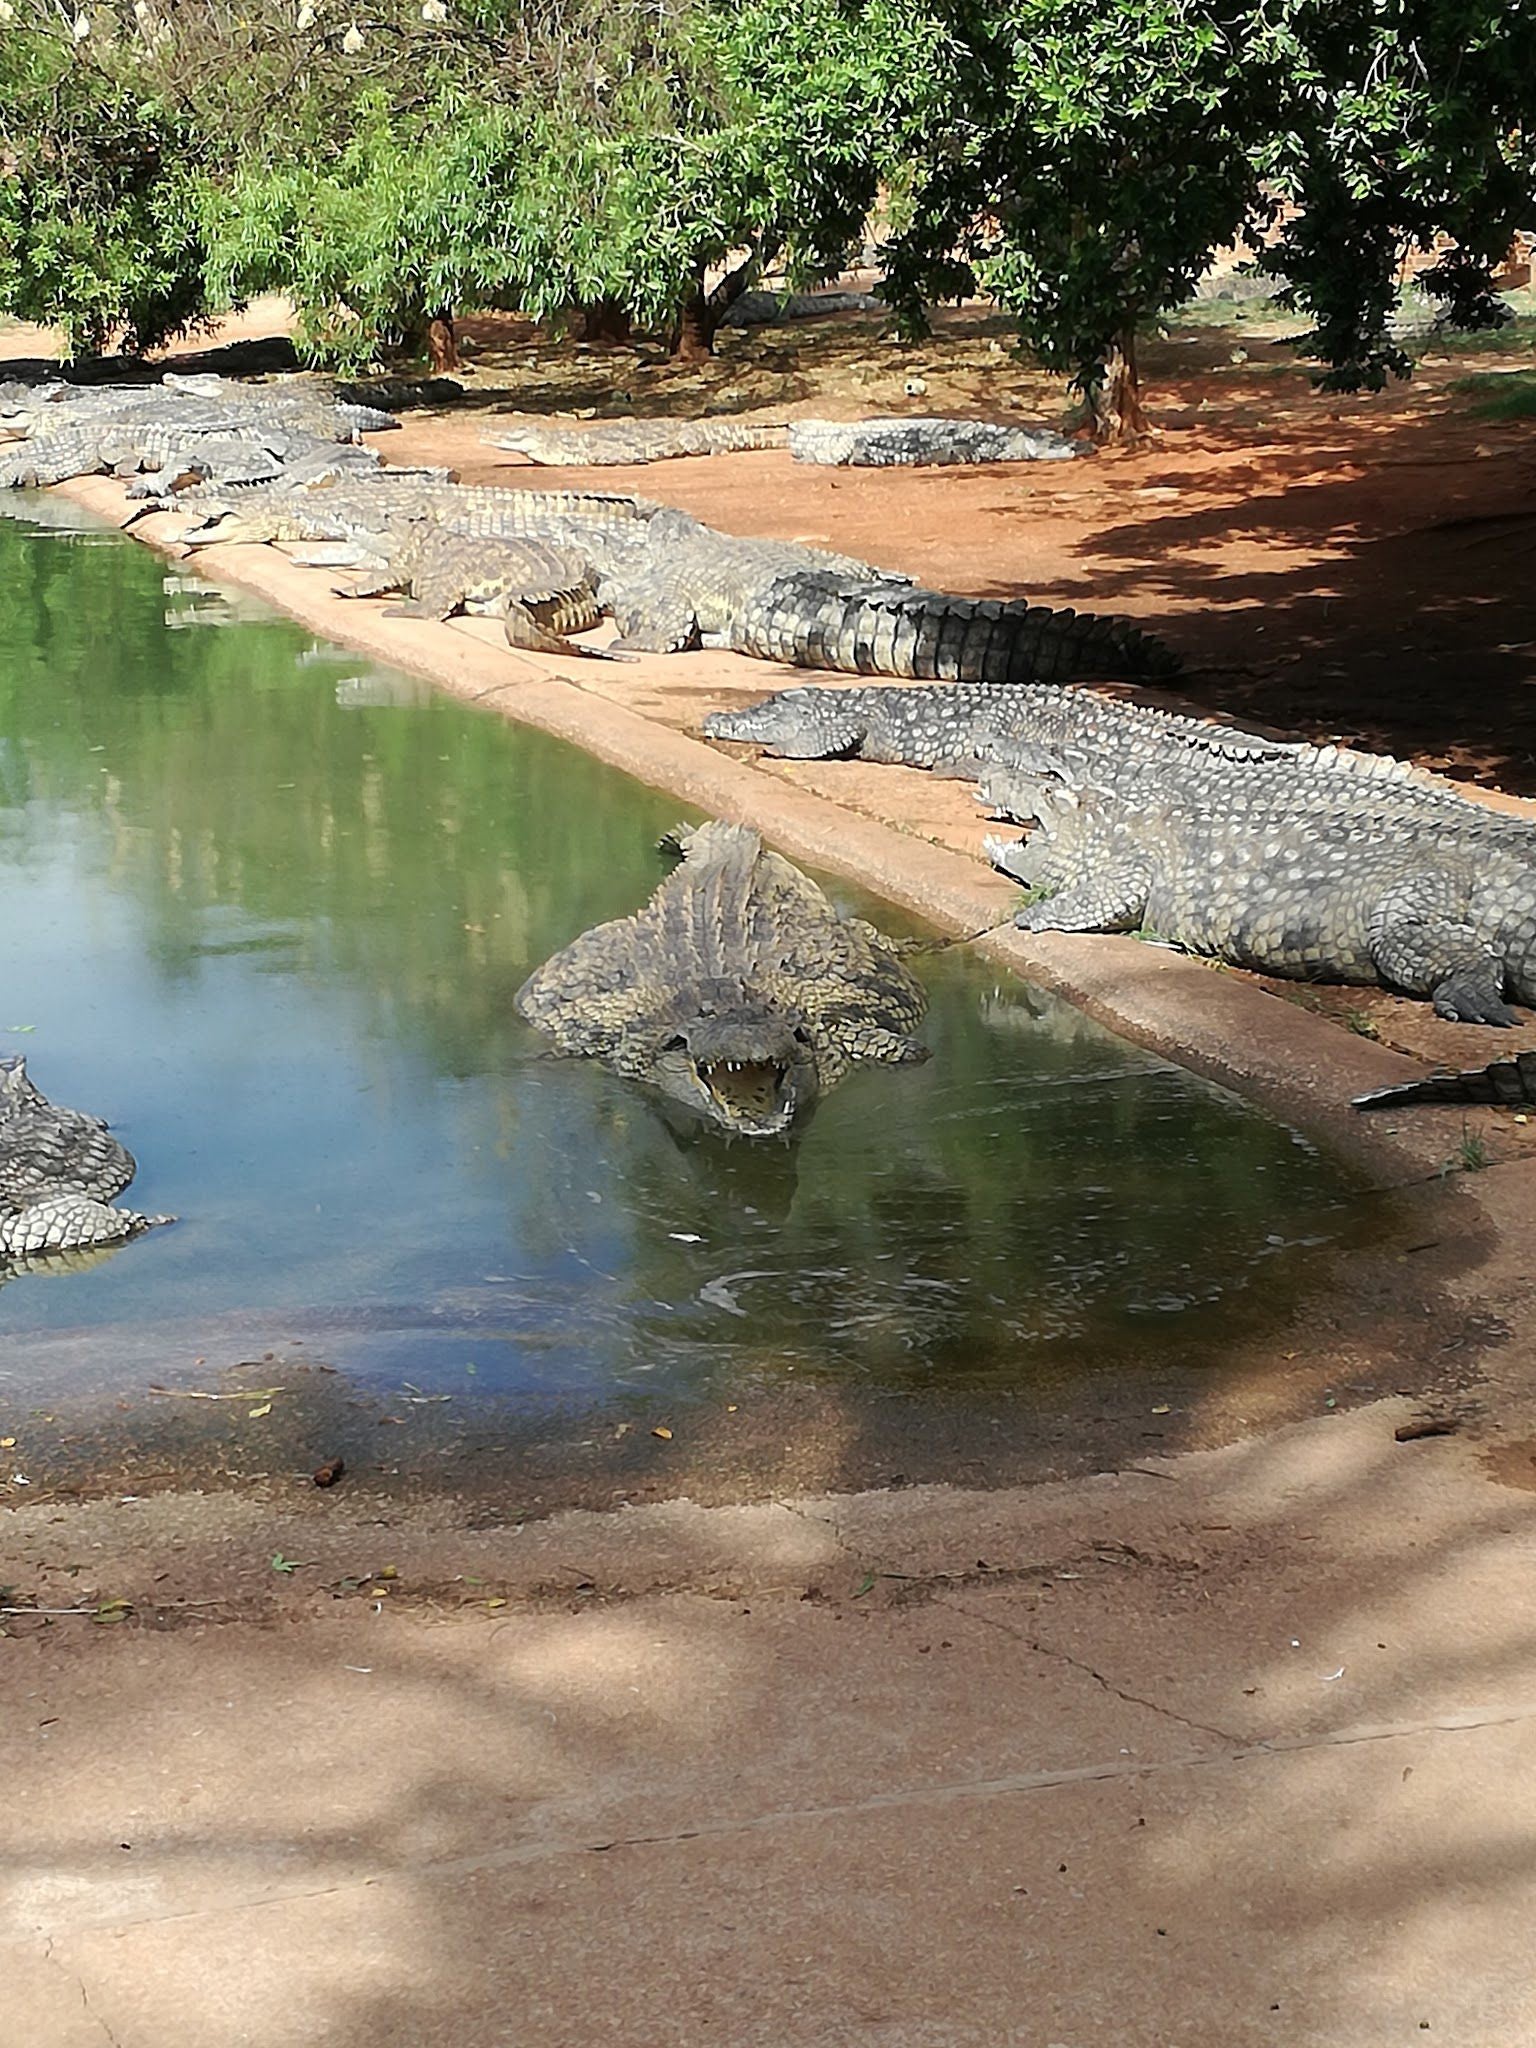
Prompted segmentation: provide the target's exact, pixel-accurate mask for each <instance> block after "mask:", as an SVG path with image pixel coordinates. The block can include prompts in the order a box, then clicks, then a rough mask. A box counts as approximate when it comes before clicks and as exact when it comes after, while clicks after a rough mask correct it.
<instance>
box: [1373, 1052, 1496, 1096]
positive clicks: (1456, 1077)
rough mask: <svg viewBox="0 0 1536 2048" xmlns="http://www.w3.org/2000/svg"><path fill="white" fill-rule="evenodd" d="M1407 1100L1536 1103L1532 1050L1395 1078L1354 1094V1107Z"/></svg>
mask: <svg viewBox="0 0 1536 2048" xmlns="http://www.w3.org/2000/svg"><path fill="white" fill-rule="evenodd" d="M1410 1102H1457V1103H1461V1104H1463V1105H1466V1104H1468V1103H1475V1102H1488V1103H1494V1104H1497V1105H1500V1106H1502V1107H1505V1108H1517V1107H1519V1106H1520V1105H1521V1104H1522V1103H1536V1052H1517V1053H1516V1054H1515V1056H1514V1058H1513V1059H1512V1060H1492V1061H1490V1062H1489V1064H1488V1065H1487V1066H1486V1067H1465V1068H1463V1069H1462V1071H1461V1072H1460V1073H1456V1072H1454V1071H1453V1070H1452V1069H1451V1068H1449V1067H1444V1068H1441V1069H1440V1070H1439V1071H1438V1072H1436V1073H1433V1074H1425V1075H1424V1076H1423V1077H1422V1078H1421V1079H1420V1080H1417V1081H1399V1082H1397V1083H1395V1084H1394V1085H1393V1086H1392V1087H1390V1088H1373V1089H1372V1090H1371V1092H1370V1093H1369V1094H1368V1095H1357V1096H1356V1097H1355V1100H1354V1107H1355V1108H1356V1109H1397V1108H1400V1107H1402V1106H1404V1105H1406V1104H1408V1103H1410Z"/></svg>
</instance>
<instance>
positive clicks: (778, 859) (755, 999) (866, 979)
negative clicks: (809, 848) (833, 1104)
mask: <svg viewBox="0 0 1536 2048" xmlns="http://www.w3.org/2000/svg"><path fill="white" fill-rule="evenodd" d="M670 844H672V845H674V846H675V847H676V849H677V851H678V852H680V853H681V854H682V857H683V858H682V865H681V866H680V867H679V868H677V869H676V870H675V872H674V873H673V874H671V875H669V876H668V877H667V879H666V881H664V882H663V883H662V885H661V887H660V888H659V889H658V890H657V891H656V893H655V895H654V896H653V897H652V898H651V900H650V902H649V903H648V904H647V905H646V906H645V908H644V909H643V910H640V911H637V912H636V913H635V914H634V915H633V916H632V917H621V918H617V919H615V920H614V921H613V922H612V923H609V924H601V925H597V926H596V927H594V929H593V930H591V931H589V932H586V933H584V934H583V935H582V937H580V938H579V939H576V940H575V941H574V942H573V943H572V944H571V945H569V946H567V947H565V949H564V950H563V951H562V952H559V953H556V954H555V955H554V957H553V958H552V959H550V960H548V961H546V962H545V964H544V965H543V966H542V967H540V968H539V969H537V971H536V972H535V973H533V974H532V975H530V976H529V978H528V980H527V981H526V982H524V984H523V986H522V987H521V988H520V989H519V990H518V992H517V995H516V997H515V999H514V1000H515V1001H516V1004H517V1007H518V1009H519V1010H520V1011H521V1012H522V1014H523V1015H524V1016H525V1017H526V1018H527V1019H528V1021H529V1023H530V1024H533V1025H535V1026H536V1027H537V1028H538V1029H539V1030H541V1031H545V1032H548V1033H549V1035H550V1036H551V1037H552V1038H553V1039H554V1041H555V1046H556V1049H557V1051H559V1052H560V1053H563V1054H569V1055H585V1056H587V1057H589V1058H592V1059H597V1060H601V1061H602V1063H603V1064H604V1065H605V1066H607V1067H610V1068H612V1069H613V1071H614V1072H615V1073H618V1074H624V1075H627V1076H629V1077H630V1078H631V1079H634V1080H638V1081H645V1082H648V1083H649V1084H650V1085H651V1086H652V1087H655V1088H659V1089H660V1090H661V1091H662V1092H663V1093H664V1094H665V1095H667V1096H669V1097H671V1098H672V1099H673V1100H675V1101H677V1102H681V1103H684V1104H686V1105H687V1107H688V1108H689V1109H691V1110H693V1111H695V1112H696V1113H697V1114H698V1115H700V1116H702V1117H704V1118H706V1119H707V1120H708V1121H709V1122H710V1123H712V1124H715V1125H717V1126H718V1127H719V1128H720V1129H722V1130H725V1131H728V1132H731V1133H733V1134H735V1135H737V1136H742V1137H752V1138H763V1137H772V1136H775V1135H777V1134H779V1133H781V1132H783V1131H786V1130H788V1128H789V1126H790V1125H791V1123H792V1122H793V1121H794V1120H795V1118H796V1117H797V1116H799V1115H801V1114H803V1113H804V1112H805V1111H806V1110H807V1109H809V1108H810V1107H811V1105H812V1104H813V1103H814V1102H815V1101H816V1099H817V1097H818V1096H820V1095H823V1094H825V1092H826V1091H827V1089H829V1088H831V1087H832V1086H833V1085H834V1084H835V1083H836V1082H837V1081H839V1080H840V1079H841V1078H842V1076H843V1075H844V1074H845V1073H846V1072H847V1070H848V1068H849V1066H850V1065H852V1064H853V1063H854V1062H855V1061H859V1060H885V1061H894V1062H897V1063H903V1064H904V1063H909V1062H912V1061H915V1060H922V1059H926V1058H927V1049H926V1047H924V1046H923V1045H921V1044H920V1043H919V1042H918V1041H917V1040H916V1039H915V1038H913V1037H912V1036H911V1032H912V1029H913V1027H914V1026H915V1025H916V1024H917V1022H918V1020H919V1019H920V1018H921V1016H922V1014H923V1010H924V1008H925V1007H926V997H925V995H924V993H923V990H922V987H921V985H920V984H919V983H918V982H917V981H916V980H914V979H913V977H912V975H911V974H909V973H908V971H907V969H906V968H905V967H904V966H903V965H902V963H901V961H900V960H899V959H898V958H897V955H896V949H895V947H894V946H893V945H892V943H891V941H890V940H888V939H887V938H885V937H884V936H883V935H882V934H881V933H880V932H877V931H876V930H875V929H874V927H873V926H872V925H868V924H865V923H864V922H863V921H862V919H859V918H849V917H841V916H839V915H838V913H837V911H836V910H834V908H833V907H832V905H831V904H830V903H829V902H828V901H827V899H826V897H825V896H824V895H823V894H822V892H821V891H820V889H818V888H817V887H816V885H815V883H814V882H812V881H811V880H809V878H808V877H807V876H805V875H803V874H801V872H800V871H799V869H798V868H796V867H794V866H792V865H791V863H790V862H789V861H787V860H785V859H784V858H783V857H782V855H780V854H776V853H770V852H769V851H768V849H767V848H766V847H765V846H764V845H763V842H762V840H761V838H760V837H759V835H758V834H757V833H756V832H753V831H751V830H749V829H748V828H747V827H746V826H744V825H725V824H718V823H716V824H709V825H701V826H699V827H698V828H697V829H689V828H687V827H684V828H681V829H680V830H679V831H678V832H677V833H676V834H675V835H674V836H673V838H672V840H671V841H670Z"/></svg>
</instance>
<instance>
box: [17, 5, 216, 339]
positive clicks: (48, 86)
mask: <svg viewBox="0 0 1536 2048" xmlns="http://www.w3.org/2000/svg"><path fill="white" fill-rule="evenodd" d="M7 13H8V15H9V17H10V18H9V19H7V20H6V21H5V22H4V23H3V24H0V307H3V308H4V309H5V310H6V311H8V312H10V313H12V314H14V315H16V316H18V317H19V318H21V319H24V320H37V321H41V322H44V323H47V324H50V325H52V324H57V325H58V326H60V327H62V328H63V330H64V335H65V341H66V346H67V349H68V351H69V353H70V354H71V355H94V354H99V353H100V352H101V351H102V350H103V349H104V348H105V346H106V344H107V341H108V338H109V337H110V336H113V335H116V336H118V338H119V339H120V341H121V344H122V346H123V347H124V348H125V349H127V350H129V351H130V352H138V351H141V350H143V349H146V348H151V347H153V346H155V345H156V344H157V343H159V342H162V341H165V340H167V339H168V338H169V337H170V336H172V335H175V334H179V333H181V332H183V331H184V330H185V329H186V328H187V327H189V326H191V325H193V324H195V323H196V321H197V320H198V319H199V318H201V317H202V315H203V314H204V312H205V310H206V298H205V294H204V288H203V265H204V255H205V251H204V248H203V243H202V238H201V235H200V233H199V231H198V225H197V208H196V203H195V196H194V186H195V180H196V170H195V164H196V149H195V142H194V138H193V136H192V133H191V131H190V129H189V126H188V124H187V123H186V122H185V120H183V119H182V118H180V117H179V116H178V115H177V114H176V113H175V112H174V111H173V110H171V109H168V108H166V107H164V106H161V105H158V104H156V103H155V102H154V101H153V100H150V99H146V98H145V97H144V95H143V94H142V93H141V92H139V91H136V90H135V89H134V87H133V85H132V83H131V82H129V81H128V80H127V79H126V78H124V77H122V76H120V75H119V68H120V67H119V63H118V61H117V59H116V57H115V56H111V57H109V58H108V60H107V61H105V62H102V61H99V60H98V57H97V54H96V53H95V52H93V51H91V50H90V49H89V48H88V47H87V45H88V44H89V42H90V40H91V37H92V35H93V34H94V31H93V30H92V29H91V28H90V24H89V22H88V21H87V18H86V17H85V16H84V15H81V16H79V17H76V21H77V22H78V23H79V25H80V26H81V27H82V28H84V29H85V30H86V33H84V34H80V35H76V33H75V31H74V28H73V27H71V26H69V25H68V24H65V23H61V21H60V18H59V17H58V16H57V15H54V14H52V13H50V12H45V11H44V10H43V9H41V8H36V9H33V10H30V11H28V12H27V13H25V14H23V13H21V12H19V11H18V10H17V9H15V8H13V7H11V6H10V5H9V4H8V7H7Z"/></svg>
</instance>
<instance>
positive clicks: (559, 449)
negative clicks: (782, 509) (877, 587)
mask: <svg viewBox="0 0 1536 2048" xmlns="http://www.w3.org/2000/svg"><path fill="white" fill-rule="evenodd" d="M487 439H488V441H489V443H490V445H491V447H493V448H504V449H506V450H508V452H509V453H511V454H514V455H522V456H525V457H526V458H527V460H528V461H530V462H537V463H542V464H545V465H546V466H550V467H559V466H569V467H572V468H576V467H583V468H599V467H603V466H606V465H609V464H619V463H624V464H639V463H646V462H662V461H666V460H668V459H669V458H672V457H677V456H686V455H734V454H738V453H740V452H741V451H743V450H746V449H755V448H788V450H789V452H790V455H791V456H792V458H793V459H794V460H795V461H796V462H813V463H819V464H822V465H824V466H832V467H839V468H848V467H855V468H871V469H887V468H893V467H906V468H918V467H931V466H937V465H940V464H952V463H964V462H970V463H981V462H1069V461H1071V460H1072V458H1073V457H1074V456H1075V455H1077V454H1079V453H1080V452H1081V451H1080V450H1079V449H1078V447H1077V445H1076V443H1075V442H1072V441H1069V440H1068V439H1067V438H1066V436H1065V435H1064V434H1058V433H1056V432H1054V431H1053V430H1052V429H1051V428H1049V427H1012V426H1006V425H1004V424H1002V423H1000V422H998V421H993V420H947V419H874V420H790V421H783V420H768V421H762V422H757V421H751V420H601V421H599V422H598V423H597V424H596V425H594V426H590V427H547V426H526V427H513V428H509V429H507V430H505V431H503V432H502V433H499V434H491V435H488V436H487Z"/></svg>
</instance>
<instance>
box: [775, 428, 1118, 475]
mask: <svg viewBox="0 0 1536 2048" xmlns="http://www.w3.org/2000/svg"><path fill="white" fill-rule="evenodd" d="M788 439H789V452H790V454H791V455H792V456H793V458H794V459H795V461H796V462H816V463H821V464H824V465H830V466H833V467H837V468H848V467H854V468H860V469H891V468H905V469H926V468H933V467H937V466H940V465H943V464H953V463H962V462H969V463H980V462H1071V461H1072V460H1073V459H1074V458H1075V457H1077V456H1079V455H1081V454H1082V453H1083V452H1084V451H1083V450H1082V448H1081V447H1079V445H1078V444H1077V443H1076V442H1075V441H1069V440H1068V439H1067V437H1066V435H1065V434H1058V433H1057V432H1056V431H1055V430H1054V429H1053V428H1051V427H1015V426H1009V425H1007V424H1006V423H1004V422H1002V421H998V420H947V419H936V418H935V419H920V418H906V419H884V420H795V421H794V422H793V423H792V424H791V426H790V429H789V436H788Z"/></svg>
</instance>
